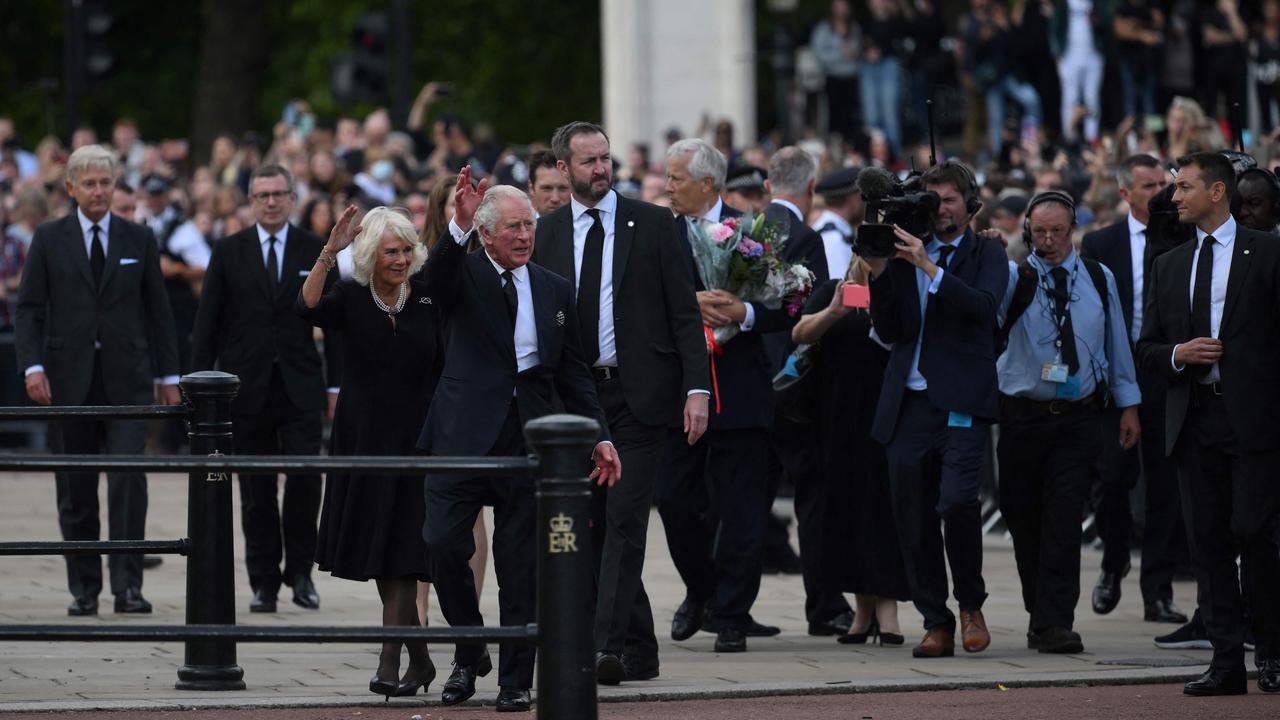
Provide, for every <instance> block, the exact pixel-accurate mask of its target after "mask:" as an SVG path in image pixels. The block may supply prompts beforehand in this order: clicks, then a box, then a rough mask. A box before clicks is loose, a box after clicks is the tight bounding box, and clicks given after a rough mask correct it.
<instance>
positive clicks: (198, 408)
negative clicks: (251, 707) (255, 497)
mask: <svg viewBox="0 0 1280 720" xmlns="http://www.w3.org/2000/svg"><path fill="white" fill-rule="evenodd" d="M239 386H240V381H239V379H238V378H237V377H235V376H234V375H228V374H226V373H221V372H197V373H192V374H190V375H186V376H184V377H183V378H182V390H183V393H184V395H185V396H186V398H187V405H186V406H179V407H168V406H157V407H149V406H103V407H15V408H0V421H4V420H69V419H70V420H75V419H79V420H85V419H94V420H100V419H133V420H140V419H151V418H173V417H182V418H185V419H186V420H187V421H188V425H189V437H190V439H191V455H173V456H125V455H49V456H0V470H3V471H19V472H67V471H79V472H84V471H91V472H152V473H155V472H160V473H165V472H167V473H187V474H188V480H187V535H188V537H186V538H180V539H177V540H150V541H146V540H106V541H21V542H4V543H0V556H3V555H85V554H100V553H105V554H121V553H140V552H147V553H161V554H165V553H167V554H177V555H185V556H186V558H187V588H186V622H185V624H184V625H134V624H132V623H130V624H128V625H124V626H120V625H101V626H94V625H87V626H86V625H42V624H41V625H34V624H28V625H19V624H0V640H10V641H19V640H21V641H59V642H67V641H79V642H95V641H96V642H103V641H109V642H161V641H182V642H183V643H184V644H185V654H184V662H183V665H182V666H181V667H180V668H179V669H178V681H177V683H176V687H177V688H179V689H184V690H243V689H244V688H245V682H244V670H243V669H242V668H241V667H240V666H239V664H238V663H237V659H236V643H238V642H290V643H303V642H306V643H311V642H314V643H320V642H350V643H378V642H395V641H406V640H417V641H426V642H429V643H454V642H510V641H519V642H534V643H536V645H537V647H538V665H537V691H538V692H537V704H536V707H537V711H538V712H537V714H538V717H546V718H557V720H569V719H578V718H583V719H587V720H594V719H595V718H596V681H595V663H594V660H593V658H594V653H593V643H592V638H591V617H592V614H593V607H592V597H593V592H592V566H591V562H592V560H591V548H590V546H589V542H590V534H589V533H587V532H585V530H586V528H587V527H588V519H589V513H590V501H591V483H590V481H589V480H588V479H587V478H586V476H585V475H584V474H583V469H584V468H583V458H586V457H589V456H590V453H591V448H592V447H593V446H594V444H595V438H596V437H597V434H598V430H599V426H598V425H597V423H596V422H595V421H594V420H590V419H588V418H583V417H577V416H572V415H555V416H549V417H544V418H540V419H538V420H535V421H533V422H530V423H529V424H528V425H526V426H525V429H524V432H525V439H526V442H527V444H528V446H529V448H530V449H531V450H532V451H533V454H532V455H530V456H529V457H524V458H521V457H512V458H493V457H483V458H452V457H417V456H407V457H346V456H343V457H335V456H296V455H293V456H287V457H266V456H236V455H232V454H231V452H232V446H231V438H232V435H231V427H232V423H231V400H232V398H234V397H235V395H236V393H237V392H238V390H239ZM353 471H354V472H359V473H361V474H376V475H425V474H433V473H434V474H451V475H532V476H534V477H535V478H536V481H537V527H538V537H537V538H536V540H537V547H538V552H537V593H538V598H537V599H538V602H537V624H536V625H528V626H524V627H456V628H454V627H445V628H434V627H433V628H423V627H404V626H400V627H334V626H275V625H273V626H269V627H267V626H237V625H236V615H235V562H234V557H233V531H232V522H231V519H232V495H231V483H230V482H228V479H229V477H228V473H231V472H255V473H299V472H307V473H319V472H353ZM532 539H533V538H531V540H532Z"/></svg>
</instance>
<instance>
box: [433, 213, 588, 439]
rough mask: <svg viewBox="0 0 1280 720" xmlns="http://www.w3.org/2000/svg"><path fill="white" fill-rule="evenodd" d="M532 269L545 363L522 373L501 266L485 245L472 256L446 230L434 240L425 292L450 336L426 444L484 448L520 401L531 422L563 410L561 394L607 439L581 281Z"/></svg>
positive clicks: (524, 420) (566, 405)
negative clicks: (585, 348) (580, 304)
mask: <svg viewBox="0 0 1280 720" xmlns="http://www.w3.org/2000/svg"><path fill="white" fill-rule="evenodd" d="M527 267H528V268H529V289H530V291H531V294H532V295H533V311H534V322H535V324H536V326H537V329H538V360H539V364H538V365H537V366H536V367H533V368H530V369H528V370H526V371H525V372H518V371H517V368H516V350H515V336H514V330H513V328H512V325H511V320H510V319H509V318H508V317H507V307H506V304H505V303H506V300H505V299H504V297H503V294H502V279H501V278H500V277H499V275H498V273H497V272H496V271H495V270H494V267H493V263H492V262H490V261H489V257H488V256H487V255H485V253H484V251H483V250H477V251H476V252H473V253H470V254H468V253H467V251H466V247H465V244H464V245H459V244H458V243H457V242H454V239H453V236H452V235H450V234H449V232H448V231H447V230H446V231H445V235H444V236H443V237H442V238H441V239H440V243H439V244H438V245H436V247H435V250H434V252H433V253H432V255H431V259H430V260H428V261H427V272H426V276H425V277H426V283H427V293H428V294H429V295H431V296H432V297H433V298H435V299H436V302H438V303H440V304H441V306H442V307H443V309H444V311H445V313H446V314H447V316H448V318H449V330H448V332H449V336H448V337H449V339H448V342H447V344H446V347H447V350H446V351H445V359H444V371H443V373H442V374H441V376H440V383H439V384H438V385H436V394H435V398H433V399H432V401H431V409H430V410H429V411H428V413H427V422H426V424H425V425H424V426H423V428H422V434H421V435H420V436H419V438H418V447H419V448H420V449H422V450H425V451H426V452H429V453H431V454H433V455H486V454H488V453H489V451H490V450H492V449H493V445H494V443H495V442H496V441H497V439H498V433H499V431H500V430H501V429H502V425H503V422H504V421H505V420H506V417H507V412H508V409H509V408H510V406H511V403H512V402H513V401H514V402H515V403H516V407H517V409H518V410H519V412H520V422H521V424H524V423H528V422H529V421H530V420H536V419H537V418H540V417H543V416H545V415H551V414H553V413H556V412H559V409H558V408H559V406H558V404H557V397H558V399H559V401H560V403H562V404H563V407H564V411H565V412H569V413H573V414H575V415H582V416H585V417H589V418H595V419H596V421H597V422H599V423H600V431H601V435H600V439H601V440H607V439H608V437H609V435H608V424H607V423H606V421H605V417H604V412H603V411H602V410H601V409H600V402H599V399H598V398H597V397H596V384H595V380H594V379H593V378H592V377H591V371H590V370H589V369H588V368H587V363H586V361H585V360H584V359H583V357H582V345H581V342H580V341H579V339H578V317H577V311H576V310H575V303H574V297H573V288H572V287H570V286H569V281H568V280H565V279H564V278H562V277H560V276H559V275H556V274H555V273H553V272H551V271H550V270H547V269H545V268H542V267H539V266H538V265H535V264H534V263H529V265H528V266H527ZM586 460H587V459H586V458H583V462H586Z"/></svg>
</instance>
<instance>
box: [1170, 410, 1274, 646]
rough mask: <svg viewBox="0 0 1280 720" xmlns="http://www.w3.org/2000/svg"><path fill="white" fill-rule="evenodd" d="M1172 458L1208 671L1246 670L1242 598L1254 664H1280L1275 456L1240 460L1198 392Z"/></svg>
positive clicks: (1222, 415) (1223, 423) (1226, 427)
mask: <svg viewBox="0 0 1280 720" xmlns="http://www.w3.org/2000/svg"><path fill="white" fill-rule="evenodd" d="M1174 455H1175V458H1176V459H1177V461H1178V486H1179V489H1180V490H1181V492H1182V513H1183V518H1184V519H1185V520H1186V526H1187V539H1188V540H1189V542H1190V546H1191V567H1192V569H1193V570H1194V571H1195V575H1196V590H1197V600H1198V601H1199V605H1200V615H1201V617H1202V618H1203V619H1204V625H1205V629H1206V630H1207V631H1208V633H1209V639H1210V640H1211V641H1212V642H1213V661H1212V662H1211V665H1212V666H1213V667H1218V668H1226V669H1237V668H1242V667H1243V666H1244V631H1245V610H1246V608H1245V602H1246V600H1245V599H1244V598H1247V602H1248V605H1249V607H1248V611H1249V613H1250V614H1251V617H1252V621H1253V632H1254V638H1255V642H1256V643H1257V646H1256V650H1255V655H1254V657H1255V658H1256V659H1258V660H1268V659H1277V658H1280V550H1278V549H1277V535H1278V534H1280V512H1278V511H1280V502H1278V500H1277V493H1276V486H1275V469H1276V463H1277V462H1280V450H1277V451H1272V452H1267V453H1261V454H1245V453H1242V452H1241V451H1240V447H1239V445H1238V444H1237V443H1236V438H1235V434H1234V433H1233V432H1232V430H1231V422H1230V417H1229V415H1228V413H1227V408H1226V404H1225V403H1224V402H1223V401H1222V398H1221V396H1217V395H1213V394H1212V391H1207V392H1206V391H1204V390H1201V389H1200V387H1197V388H1195V389H1194V390H1193V398H1192V407H1191V408H1189V409H1188V410H1187V417H1186V421H1185V424H1184V425H1183V428H1182V435H1181V436H1180V437H1179V439H1178V444H1177V446H1176V447H1175V448H1174ZM1237 549H1238V550H1239V554H1240V567H1239V573H1238V574H1237V569H1236V552H1237ZM1241 583H1243V584H1244V598H1242V596H1241V587H1240V586H1241Z"/></svg>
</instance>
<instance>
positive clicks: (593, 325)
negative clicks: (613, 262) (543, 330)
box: [578, 208, 604, 365]
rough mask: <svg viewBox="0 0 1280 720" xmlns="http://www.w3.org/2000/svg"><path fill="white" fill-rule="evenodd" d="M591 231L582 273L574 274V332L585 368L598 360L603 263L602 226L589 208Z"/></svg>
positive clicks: (583, 254)
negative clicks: (576, 325)
mask: <svg viewBox="0 0 1280 720" xmlns="http://www.w3.org/2000/svg"><path fill="white" fill-rule="evenodd" d="M587 214H588V215H590V216H591V229H590V230H588V231H587V242H586V244H584V245H583V247H582V269H581V271H579V272H578V332H579V334H580V336H581V337H582V353H583V354H584V355H585V356H586V360H587V364H588V365H595V363H596V360H598V359H600V273H601V272H602V271H601V267H600V266H601V265H602V264H603V263H604V224H602V223H601V222H600V211H599V210H597V209H596V208H591V209H590V210H588V211H587Z"/></svg>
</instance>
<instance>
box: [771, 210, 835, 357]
mask: <svg viewBox="0 0 1280 720" xmlns="http://www.w3.org/2000/svg"><path fill="white" fill-rule="evenodd" d="M764 219H765V220H767V221H769V222H774V223H778V230H779V232H780V234H781V236H782V238H783V239H785V240H786V243H785V244H784V245H783V246H782V252H781V254H780V255H781V257H782V259H783V260H785V261H787V262H798V263H802V264H803V265H804V266H805V267H807V268H809V270H810V271H811V272H813V275H814V278H813V286H814V287H818V286H819V285H821V284H822V283H824V282H826V281H827V280H829V279H830V277H829V272H828V270H827V251H826V249H825V248H824V247H823V244H822V236H821V235H819V234H818V232H817V231H816V230H814V229H813V228H811V227H809V224H808V223H806V222H804V221H802V220H800V219H799V218H797V217H796V215H795V213H793V212H791V210H790V208H787V207H786V206H784V205H779V204H778V203H772V202H771V203H769V206H768V207H766V208H765V209H764ZM794 320H795V322H792V323H791V325H794V324H795V323H796V322H799V321H800V318H799V317H798V316H797V317H796V318H795V319H794ZM764 344H765V352H767V353H768V354H769V373H770V375H771V376H773V375H777V374H778V371H779V370H781V369H782V365H783V363H785V362H786V359H787V355H789V354H790V353H791V351H792V350H793V349H795V343H793V342H791V327H790V326H788V327H786V328H783V331H781V332H774V333H770V334H769V335H768V336H767V337H765V340H764Z"/></svg>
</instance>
